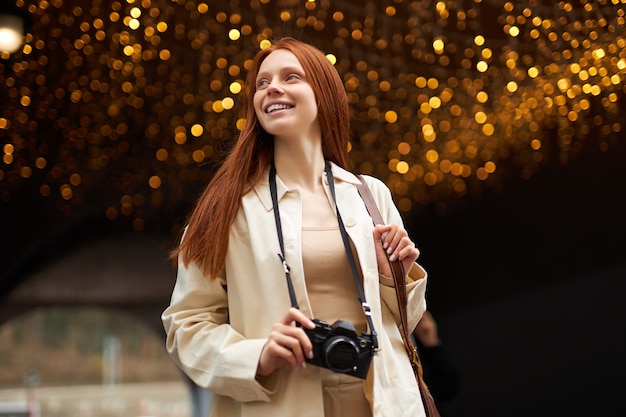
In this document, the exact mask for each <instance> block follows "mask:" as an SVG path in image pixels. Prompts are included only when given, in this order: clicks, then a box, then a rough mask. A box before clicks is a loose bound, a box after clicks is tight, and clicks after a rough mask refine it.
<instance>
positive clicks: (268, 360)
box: [256, 307, 315, 376]
mask: <svg viewBox="0 0 626 417" xmlns="http://www.w3.org/2000/svg"><path fill="white" fill-rule="evenodd" d="M294 322H298V323H300V324H301V325H302V326H306V327H307V328H309V329H314V328H315V323H313V321H311V319H309V318H308V317H307V316H305V315H304V314H303V313H302V312H301V311H300V310H298V309H297V308H293V307H292V308H290V309H289V311H288V312H287V314H286V315H285V316H284V317H283V318H282V319H281V320H280V321H279V322H278V323H274V325H273V326H272V330H271V331H270V335H269V337H268V338H267V342H266V343H265V346H263V350H262V351H261V357H260V358H259V364H258V366H257V370H256V374H257V376H267V375H270V374H272V373H273V372H274V371H276V370H277V369H278V368H280V367H281V366H282V365H283V364H285V363H288V364H289V365H290V366H291V367H292V368H298V367H304V366H305V365H306V362H305V356H306V357H307V358H309V359H310V358H312V357H313V350H312V349H313V344H312V343H311V341H310V340H309V337H308V336H307V335H306V333H305V332H304V330H303V329H302V328H300V327H296V326H294V325H293V323H294Z"/></svg>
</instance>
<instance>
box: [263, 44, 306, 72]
mask: <svg viewBox="0 0 626 417" xmlns="http://www.w3.org/2000/svg"><path fill="white" fill-rule="evenodd" d="M283 68H296V69H298V68H299V69H302V65H301V64H300V61H298V58H296V56H295V55H294V54H293V53H292V52H290V51H288V50H286V49H277V50H276V51H273V52H272V53H270V54H269V55H268V56H267V57H266V58H265V59H264V60H263V62H262V63H261V66H260V67H259V74H263V73H268V72H274V71H279V70H281V69H283Z"/></svg>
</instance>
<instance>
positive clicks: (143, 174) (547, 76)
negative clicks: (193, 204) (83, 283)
mask: <svg viewBox="0 0 626 417" xmlns="http://www.w3.org/2000/svg"><path fill="white" fill-rule="evenodd" d="M11 1H13V0H11ZM15 2H16V4H17V5H18V6H19V8H20V9H21V10H22V11H24V12H27V13H28V14H30V15H32V17H33V20H34V23H35V24H34V25H33V28H34V30H33V31H32V33H29V34H27V35H26V36H24V33H23V31H22V34H21V35H19V36H17V37H18V38H19V42H20V46H18V47H17V49H16V51H19V53H15V54H14V55H11V60H6V61H5V59H6V55H5V54H3V55H2V59H3V60H0V66H1V67H2V70H1V71H0V97H2V98H3V99H2V100H0V149H1V150H2V152H0V155H1V156H2V158H1V160H0V187H2V193H1V194H0V198H2V200H0V204H2V203H5V202H10V201H11V199H12V198H14V197H13V196H14V195H17V194H19V193H20V192H22V190H23V188H24V187H25V186H27V185H32V187H31V188H32V189H33V190H36V191H35V192H36V193H37V194H38V197H40V198H41V199H43V201H45V202H46V204H50V205H51V206H53V207H57V208H58V209H60V210H61V211H62V212H63V213H69V214H71V213H72V212H73V210H74V209H77V208H79V207H81V205H83V204H85V201H89V200H88V197H90V196H91V197H94V196H96V197H97V196H99V195H103V194H107V195H110V196H111V197H110V201H108V204H107V205H106V208H103V209H102V212H103V213H104V214H103V215H105V216H106V217H107V218H110V219H119V218H120V217H126V216H131V217H134V218H135V220H138V221H137V222H136V223H134V224H137V225H141V227H144V222H143V217H142V216H145V213H146V212H148V211H149V210H143V211H142V210H138V209H137V207H135V204H134V203H133V201H136V200H137V199H136V198H135V196H142V201H145V205H146V206H148V205H150V206H151V207H152V208H153V209H155V208H156V209H158V208H159V206H162V205H164V204H169V203H171V204H178V205H182V204H186V201H187V200H185V199H190V198H191V197H187V196H186V195H185V194H184V193H179V192H178V191H176V190H179V189H183V188H189V187H202V186H203V184H205V182H206V175H205V174H206V170H205V166H212V164H214V163H217V161H219V160H220V158H221V157H222V155H221V150H223V149H225V148H227V147H228V145H227V144H228V143H230V141H231V140H232V139H234V138H235V137H236V135H237V133H238V132H239V131H241V129H242V128H243V126H244V125H245V123H246V120H245V113H244V112H243V101H242V98H243V97H242V96H243V94H242V93H243V92H244V91H245V90H244V87H245V86H244V84H243V80H244V79H245V75H246V71H247V70H248V69H249V68H250V65H251V61H250V58H251V57H252V55H253V53H254V52H255V51H256V50H257V49H259V48H261V49H263V48H267V47H268V46H270V45H271V42H272V40H273V39H276V38H278V37H280V36H283V35H288V36H295V37H299V38H302V39H306V40H308V41H310V42H311V43H313V44H315V45H316V46H318V47H319V48H320V49H321V50H322V51H323V52H324V54H325V55H326V57H327V59H328V60H329V61H330V62H331V63H332V64H333V65H334V66H335V68H336V69H337V71H338V72H339V74H340V76H341V78H342V81H343V83H344V85H345V88H346V90H347V92H348V99H349V103H350V112H351V116H352V135H351V137H350V148H349V149H350V153H349V156H350V159H351V165H352V166H353V167H355V170H358V171H361V172H363V173H366V174H373V175H375V176H378V177H380V178H381V179H383V180H385V181H386V182H387V184H389V185H390V188H391V189H392V191H393V192H394V193H396V197H398V200H399V201H402V203H401V204H399V206H400V207H401V208H405V209H414V208H416V207H419V206H420V205H423V204H428V203H430V202H433V201H442V200H444V199H445V197H463V196H465V195H466V194H467V193H469V192H474V191H477V190H480V189H482V188H485V187H492V186H496V185H499V184H500V182H501V181H502V180H503V178H507V177H510V176H511V175H519V176H521V177H523V178H529V177H530V176H531V175H533V173H535V172H536V171H537V170H539V169H540V168H541V167H542V165H543V164H545V163H547V162H548V161H550V160H558V161H560V162H562V163H567V162H568V161H569V160H570V159H572V158H574V157H576V156H577V154H579V153H580V152H582V151H583V149H584V148H583V144H584V147H597V149H600V150H602V151H603V152H609V151H610V149H611V147H610V145H611V143H612V141H614V140H615V139H614V138H615V136H616V134H617V133H619V132H623V130H624V124H625V123H626V121H625V118H626V114H625V113H626V112H624V111H623V108H624V99H625V98H624V94H625V91H626V83H625V81H626V52H625V51H626V24H625V23H626V21H625V19H626V2H624V1H623V0H619V1H618V0H612V1H605V2H595V1H586V2H565V1H563V2H554V4H551V5H549V6H548V5H546V4H547V3H546V4H544V3H545V2H541V1H516V2H514V1H506V2H496V1H492V0H482V1H477V0H475V1H468V2H453V1H436V2H431V3H429V4H431V6H429V7H426V6H425V5H426V3H428V2H426V1H424V0H410V1H405V2H401V1H394V2H392V3H393V5H390V4H389V5H385V6H383V7H381V6H380V2H376V1H374V0H364V1H363V2H362V3H360V4H362V7H354V6H353V2H349V1H347V0H332V1H328V0H321V1H320V0H318V1H313V0H308V1H306V2H278V1H271V0H259V1H254V2H247V1H246V2H206V1H204V2H201V1H196V2H192V1H171V0H142V1H139V0H135V1H132V0H125V1H111V2H93V4H91V3H90V6H89V7H88V8H86V6H85V2H84V1H83V0H63V1H61V0H57V1H45V2H44V1H38V0H15ZM0 9H1V7H0ZM1 26H2V20H1V18H0V27H1ZM2 39H3V38H2V35H1V34H0V51H1V50H4V49H5V47H3V46H2V45H3V44H2V43H1V42H2ZM585 149H586V148H585ZM496 166H497V169H496ZM101 178H107V181H106V184H105V185H102V186H100V187H101V188H98V187H99V186H96V185H95V184H98V181H99V180H101ZM157 189H158V190H157ZM90 193H91V194H90ZM123 196H133V197H132V198H131V199H122V197H123ZM177 199H178V200H177ZM183 200H185V201H184V202H183ZM189 204H190V203H189ZM140 220H141V221H140ZM138 227H139V226H138Z"/></svg>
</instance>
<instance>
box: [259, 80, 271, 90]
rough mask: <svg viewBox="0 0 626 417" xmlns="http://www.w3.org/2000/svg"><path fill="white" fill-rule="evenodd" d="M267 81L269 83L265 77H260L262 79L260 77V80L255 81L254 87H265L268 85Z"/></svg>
mask: <svg viewBox="0 0 626 417" xmlns="http://www.w3.org/2000/svg"><path fill="white" fill-rule="evenodd" d="M269 83H270V82H269V81H268V80H267V79H265V78H262V79H260V80H258V81H257V82H256V88H257V89H262V88H265V87H267V86H268V85H269Z"/></svg>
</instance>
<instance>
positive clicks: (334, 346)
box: [323, 336, 359, 373]
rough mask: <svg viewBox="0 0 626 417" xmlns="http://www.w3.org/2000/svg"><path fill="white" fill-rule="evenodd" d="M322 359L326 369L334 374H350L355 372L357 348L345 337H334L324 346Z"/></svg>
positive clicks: (357, 355) (357, 356) (357, 357)
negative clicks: (326, 366)
mask: <svg viewBox="0 0 626 417" xmlns="http://www.w3.org/2000/svg"><path fill="white" fill-rule="evenodd" d="M323 352H324V359H325V360H326V364H327V365H328V368H329V369H331V370H333V371H335V372H344V373H345V372H352V371H354V370H356V366H357V364H358V359H359V348H358V346H357V345H356V343H354V341H352V340H351V339H349V338H347V337H345V336H335V337H332V338H330V339H329V340H327V341H326V344H325V345H324V350H323Z"/></svg>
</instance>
